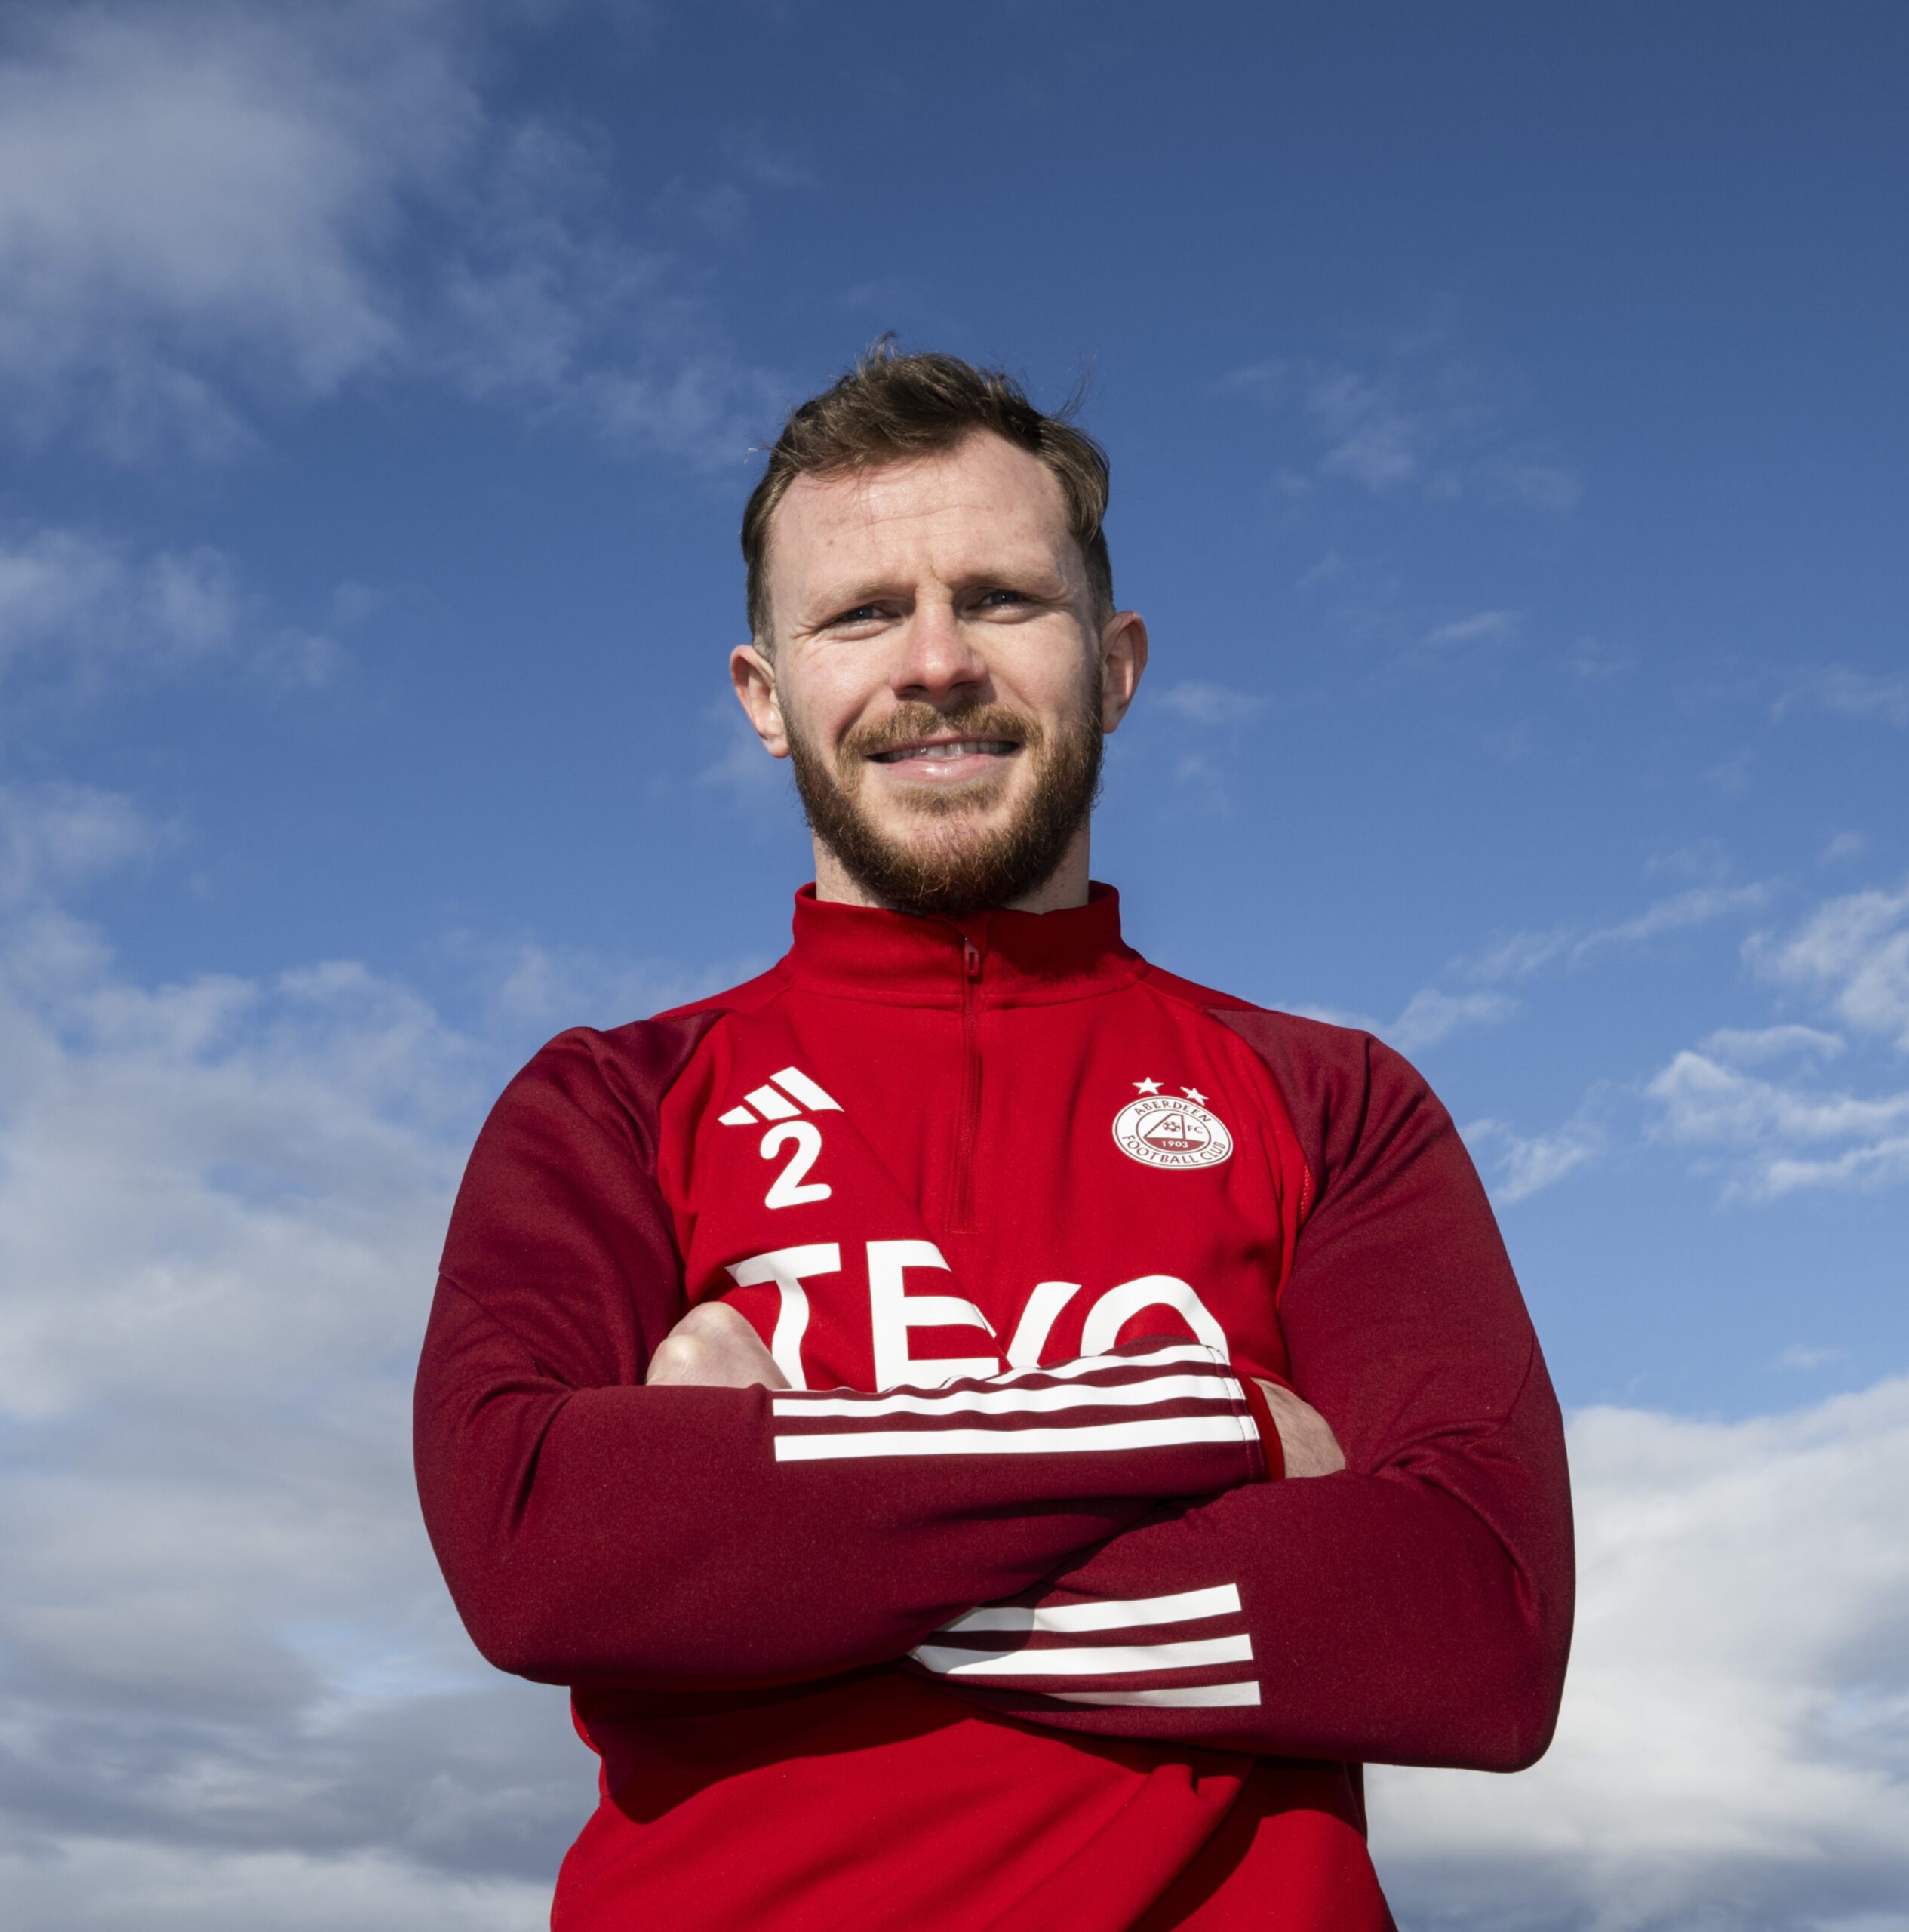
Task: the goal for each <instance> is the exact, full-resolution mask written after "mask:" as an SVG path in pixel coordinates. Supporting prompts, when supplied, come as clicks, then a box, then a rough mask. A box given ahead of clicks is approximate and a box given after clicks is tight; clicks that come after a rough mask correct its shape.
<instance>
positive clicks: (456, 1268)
mask: <svg viewBox="0 0 1909 1932" xmlns="http://www.w3.org/2000/svg"><path fill="white" fill-rule="evenodd" d="M623 1030H624V1032H626V1033H629V1032H636V1033H637V1034H638V1037H637V1038H635V1041H633V1042H632V1041H626V1040H623V1041H620V1044H619V1048H618V1050H617V1052H616V1054H615V1055H614V1056H609V1055H607V1054H605V1052H604V1048H603V1042H604V1040H605V1038H607V1036H605V1035H593V1034H590V1033H587V1032H579V1033H573V1034H570V1035H564V1036H562V1037H561V1038H559V1039H558V1040H557V1041H553V1042H552V1044H550V1045H549V1047H547V1048H545V1049H544V1050H543V1051H542V1052H541V1053H540V1054H538V1055H537V1057H536V1058H535V1059H534V1060H533V1061H532V1062H531V1063H530V1066H528V1067H527V1068H526V1069H524V1072H522V1073H521V1074H520V1075H518V1078H516V1080H515V1081H513V1082H512V1084H511V1086H510V1087H509V1089H508V1090H507V1091H506V1093H505V1094H504V1095H503V1098H502V1099H501V1100H500V1101H499V1103H498V1104H497V1106H496V1108H495V1109H494V1110H493V1112H492V1114H491V1115H490V1119H489V1120H488V1121H487V1124H485V1126H484V1130H483V1131H482V1133H481V1135H480V1137H479V1138H478V1143H477V1146H476V1147H475V1150H474V1151H473V1152H472V1156H471V1159H470V1162H469V1167H468V1168H467V1170H466V1174H465V1177H464V1180H463V1186H462V1187H461V1189H460V1192H459V1194H458V1197H457V1203H456V1205H455V1207H454V1209H453V1214H452V1219H451V1224H450V1232H449V1235H448V1238H447V1242H446V1246H445V1251H444V1262H443V1267H442V1272H441V1276H440V1278H439V1281H438V1290H437V1295H436V1299H435V1303H434V1304H433V1306H432V1314H431V1318H430V1321H429V1326H428V1328H427V1331H426V1337H425V1340H424V1344H423V1353H422V1357H421V1359H420V1364H419V1369H418V1376H417V1389H416V1401H415V1451H416V1463H417V1479H418V1487H419V1493H420V1499H421V1500H422V1503H423V1512H424V1518H425V1522H426V1527H427V1529H428V1531H429V1534H430V1537H431V1539H432V1544H433V1546H434V1547H435V1551H436V1553H437V1555H438V1561H439V1563H440V1564H441V1567H442V1569H443V1571H444V1576H445V1578H446V1580H447V1583H448V1584H449V1586H450V1591H451V1594H452V1596H453V1599H454V1601H455V1602H456V1604H457V1607H458V1610H459V1611H460V1614H462V1616H463V1619H464V1622H465V1624H466V1627H467V1629H469V1632H470V1634H471V1635H472V1638H473V1639H474V1640H475V1643H476V1644H477V1646H478V1649H479V1650H480V1651H481V1652H482V1653H483V1654H484V1655H485V1656H486V1657H488V1658H489V1659H490V1660H491V1661H492V1662H493V1663H496V1664H497V1665H499V1666H501V1667H502V1668H503V1669H506V1670H510V1671H513V1672H517V1673H518V1674H519V1675H524V1676H526V1677H530V1678H536V1679H539V1680H541V1681H546V1682H554V1683H563V1684H572V1685H583V1684H598V1685H606V1686H607V1685H615V1686H619V1687H629V1688H635V1689H671V1690H699V1689H709V1688H739V1687H748V1686H751V1685H755V1684H770V1683H776V1682H787V1681H800V1680H801V1679H804V1678H813V1677H817V1676H822V1675H828V1674H831V1673H832V1672H838V1671H841V1670H844V1669H852V1668H854V1667H856V1666H861V1665H865V1664H868V1663H885V1662H888V1661H890V1660H893V1659H894V1658H895V1657H898V1656H899V1655H900V1654H902V1653H903V1652H905V1651H907V1650H908V1648H910V1647H911V1646H912V1645H913V1644H916V1643H918V1642H919V1641H921V1639H922V1638H924V1636H926V1635H927V1634H928V1632H930V1631H931V1630H933V1629H934V1628H935V1627H936V1626H937V1625H938V1624H939V1623H942V1621H944V1620H945V1619H946V1618H947V1617H948V1616H949V1614H951V1613H952V1612H953V1611H955V1610H957V1609H958V1608H960V1607H963V1606H964V1605H967V1604H973V1603H976V1602H979V1601H983V1600H985V1599H987V1598H991V1597H995V1596H1002V1595H1010V1594H1012V1593H1013V1592H1017V1591H1019V1590H1021V1589H1024V1588H1025V1586H1028V1584H1030V1583H1033V1582H1034V1581H1035V1580H1037V1579H1038V1578H1039V1577H1042V1576H1044V1575H1046V1574H1048V1573H1049V1572H1050V1571H1053V1569H1054V1568H1055V1567H1056V1566H1057V1565H1059V1564H1064V1563H1065V1562H1066V1561H1068V1559H1070V1558H1073V1557H1074V1556H1076V1555H1079V1554H1080V1553H1081V1552H1084V1550H1086V1549H1088V1548H1090V1547H1091V1546H1093V1545H1095V1544H1096V1543H1101V1542H1103V1541H1104V1540H1105V1539H1106V1537H1108V1535H1109V1534H1110V1533H1111V1532H1112V1531H1115V1530H1117V1529H1118V1528H1119V1527H1121V1526H1122V1525H1123V1524H1125V1523H1127V1522H1130V1521H1134V1520H1136V1518H1139V1516H1140V1515H1142V1514H1143V1513H1145V1512H1146V1511H1147V1510H1148V1509H1151V1508H1152V1507H1153V1506H1154V1505H1155V1504H1156V1503H1157V1502H1158V1501H1160V1500H1162V1499H1164V1498H1167V1497H1179V1496H1191V1495H1199V1494H1207V1493H1210V1492H1212V1491H1217V1490H1221V1489H1225V1488H1227V1487H1231V1486H1232V1485H1234V1484H1239V1483H1242V1482H1249V1481H1258V1480H1261V1479H1262V1478H1264V1476H1265V1472H1266V1466H1265V1459H1264V1457H1263V1454H1262V1450H1261V1447H1260V1441H1259V1435H1258V1433H1257V1432H1256V1429H1255V1428H1254V1426H1253V1419H1252V1417H1251V1414H1250V1410H1249V1407H1248V1405H1247V1401H1246V1400H1245V1398H1244V1395H1243V1391H1242V1389H1241V1387H1240V1383H1239V1382H1238V1380H1237V1378H1236V1377H1234V1375H1233V1374H1232V1372H1231V1370H1230V1368H1229V1367H1228V1364H1227V1363H1226V1361H1225V1358H1224V1357H1223V1356H1222V1355H1220V1354H1219V1353H1218V1352H1216V1351H1214V1350H1213V1349H1207V1348H1205V1347H1204V1346H1189V1345H1188V1344H1187V1343H1185V1342H1183V1341H1179V1340H1168V1341H1166V1342H1164V1343H1157V1344H1139V1345H1136V1346H1133V1347H1132V1348H1130V1349H1126V1350H1124V1351H1123V1352H1121V1353H1120V1354H1119V1355H1112V1356H1107V1357H1102V1358H1095V1359H1092V1360H1089V1361H1082V1362H1078V1363H1072V1364H1060V1365H1058V1366H1056V1367H1053V1368H1052V1369H1045V1370H1041V1371H1033V1372H1028V1371H1021V1372H1019V1373H1016V1372H1010V1374H1007V1375H1005V1376H1003V1377H999V1378H996V1379H994V1380H971V1381H964V1382H958V1383H952V1384H951V1385H949V1386H948V1387H946V1388H944V1389H936V1390H931V1391H911V1390H902V1391H893V1392H888V1393H887V1394H884V1395H868V1394H859V1393H856V1392H853V1391H849V1390H835V1391H822V1392H806V1391H776V1392H770V1391H769V1390H767V1389H759V1388H755V1389H717V1388H697V1387H684V1386H659V1387H656V1388H653V1389H652V1388H647V1387H645V1386H643V1374H644V1368H645V1367H646V1365H647V1362H648V1361H649V1358H650V1354H651V1352H653V1349H655V1347H656V1344H657V1343H659V1341H660V1340H662V1337H663V1336H664V1335H666V1334H667V1333H668V1332H669V1329H670V1327H672V1325H673V1324H675V1321H677V1320H678V1318H679V1317H680V1316H681V1314H682V1313H683V1312H684V1294H683V1285H682V1269H681V1262H680V1260H679V1258H678V1254H677V1252H676V1250H675V1237H674V1233H673V1230H672V1226H671V1223H670V1220H669V1215H668V1214H667V1212H666V1208H665V1204H664V1201H663V1198H662V1195H661V1193H660V1192H659V1187H658V1183H657V1178H656V1134H657V1124H656V1122H657V1096H658V1095H659V1094H660V1092H661V1091H663V1090H664V1089H665V1088H666V1087H667V1085H668V1084H669V1081H670V1080H671V1079H672V1077H673V1076H674V1075H675V1072H677V1071H678V1070H679V1069H680V1067H681V1064H682V1062H683V1060H684V1057H685V1054H686V1051H687V1048H686V1044H685V1040H684V1037H683V1036H682V1035H681V1034H680V1032H672V1029H671V1026H670V1025H669V1023H653V1034H644V1033H643V1032H641V1029H623ZM619 1040H620V1036H619Z"/></svg>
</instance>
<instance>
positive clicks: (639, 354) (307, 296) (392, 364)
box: [0, 0, 775, 459]
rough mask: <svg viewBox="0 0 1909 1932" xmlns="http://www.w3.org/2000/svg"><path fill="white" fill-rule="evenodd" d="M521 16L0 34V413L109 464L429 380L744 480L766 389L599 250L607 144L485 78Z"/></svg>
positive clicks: (350, 16)
mask: <svg viewBox="0 0 1909 1932" xmlns="http://www.w3.org/2000/svg"><path fill="white" fill-rule="evenodd" d="M532 11H533V9H530V8H524V7H517V8H493V9H490V10H477V9H473V8H469V7H468V6H465V5H460V4H457V0H399V3H398V4H395V5H393V4H379V0H339V4H336V5H284V6H278V7H272V8H259V7H245V6H242V5H235V4H226V0H180V4H178V5H170V6H168V7H165V8H152V7H140V6H138V5H126V4H117V5H94V6H88V7H86V8H63V7H58V6H51V5H42V6H39V7H38V8H29V9H18V8H17V9H15V10H14V13H13V15H12V16H11V30H10V31H9V32H8V33H7V35H6V36H5V42H4V45H0V281H4V282H5V286H6V288H7V290H8V301H7V303H6V306H5V314H4V316H0V405H4V406H5V410H6V412H7V414H8V415H9V416H10V417H11V420H12V422H13V424H14V427H15V428H16V429H17V430H19V431H20V432H22V433H24V434H26V435H29V437H38V438H47V437H50V436H51V435H54V434H55V433H58V432H64V431H65V430H66V429H68V428H69V426H73V425H77V426H78V428H79V429H81V432H82V433H83V434H84V435H85V436H86V438H88V440H89V441H91V443H92V445H94V448H96V449H98V450H100V451H104V452H106V453H107V454H110V455H112V456H114V457H119V458H121V459H128V458H136V457H145V456H147V455H149V454H152V453H154V452H155V451H160V450H163V449H166V448H174V447H180V446H183V447H185V448H189V449H191V450H194V451H198V453H200V454H214V455H216V454H230V453H232V451H235V450H237V449H239V448H243V447H244V445H246V444H247V442H248V441H251V440H253V439H254V436H255V435H256V432H257V424H258V423H259V421H260V420H261V418H262V417H263V414H266V413H268V412H269V411H271V410H272V409H274V408H281V407H284V406H288V405H289V406H296V405H301V404H309V403H311V402H313V401H318V400H321V399H323V398H327V397H329V396H332V395H336V394H337V392H339V391H340V389H343V387H344V386H346V385H347V384H349V383H354V382H363V381H366V380H374V379H377V378H380V377H389V376H391V375H392V374H408V375H418V374H431V375H435V376H437V377H441V378H442V379H444V380H449V381H450V382H452V383H455V384H457V386H460V388H462V389H465V390H466V391H467V392H470V393H472V394H475V395H480V396H488V395H496V396H500V397H504V398H509V399H510V400H511V401H514V402H515V403H518V404H519V405H522V406H525V407H527V408H531V409H533V410H534V411H557V412H560V413H569V414H575V415H576V416H577V417H578V418H579V420H585V421H587V422H588V423H589V424H590V425H591V426H592V428H594V429H601V431H602V432H604V433H605V434H607V435H610V436H612V437H613V438H619V439H624V440H638V441H645V442H649V443H652V444H656V445H661V446H662V447H666V448H671V449H672V450H675V451H679V452H681V453H684V454H690V455H692V456H697V457H709V456H711V455H712V454H723V455H726V456H730V457H733V456H735V455H739V454H741V452H742V448H743V446H744V443H745V431H744V425H745V423H746V424H748V425H749V426H752V427H754V426H758V424H759V422H760V420H761V419H762V418H763V417H764V415H766V414H767V410H768V408H769V407H770V405H771V404H772V402H773V400H774V399H775V398H774V396H773V392H772V386H771V385H770V384H769V383H767V381H766V380H764V378H763V377H761V376H760V375H758V374H756V373H755V372H754V371H750V370H748V369H745V368H742V367H740V366H739V365H737V364H736V361H735V360H734V358H733V356H732V355H730V352H728V351H727V349H726V347H725V346H724V343H723V341H722V340H721V335H720V332H719V331H718V330H717V329H715V327H714V326H713V325H712V322H711V320H710V318H709V316H707V315H705V314H704V313H702V311H701V310H700V309H699V307H698V306H697V304H696V303H695V301H694V300H693V299H692V298H691V297H690V291H689V290H688V288H687V285H686V284H685V283H684V280H683V278H682V277H681V275H680V274H679V273H675V272H674V271H672V272H670V273H669V274H668V275H666V266H667V265H666V263H664V262H663V260H662V257H660V256H659V255H657V254H654V253H653V252H651V253H645V252H644V251H640V250H638V249H636V248H634V247H632V245H630V244H629V242H627V241H626V240H625V239H624V238H622V236H621V235H619V232H618V230H617V226H616V221H615V219H614V216H613V211H612V210H610V208H608V207H607V200H606V188H605V170H604V166H603V160H604V155H603V153H602V152H601V142H600V141H598V140H595V137H592V135H591V134H589V131H587V130H579V129H575V128H567V127H563V126H559V125H555V124H551V123H547V122H541V121H539V120H536V119H535V118H522V117H519V118H507V117H506V116H504V115H500V113H499V112H498V111H497V110H496V107H495V106H494V104H493V103H492V102H491V101H490V100H488V99H487V97H485V95H484V94H483V93H482V92H481V90H480V88H479V87H478V76H479V75H480V74H481V72H483V69H484V62H485V60H486V58H487V56H488V55H489V54H490V53H492V52H493V51H494V50H493V47H492V45H491V43H492V41H493V38H494V36H496V35H497V34H498V33H499V32H500V31H501V30H503V29H506V28H508V27H509V26H512V24H514V23H515V22H514V20H513V17H514V16H518V15H523V16H526V17H527V16H528V14H530V12H532Z"/></svg>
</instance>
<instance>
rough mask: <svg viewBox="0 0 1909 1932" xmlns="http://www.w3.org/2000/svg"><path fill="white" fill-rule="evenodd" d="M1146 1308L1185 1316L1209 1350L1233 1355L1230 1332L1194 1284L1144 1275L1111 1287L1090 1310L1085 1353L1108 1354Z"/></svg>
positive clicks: (1084, 1330) (1083, 1326)
mask: <svg viewBox="0 0 1909 1932" xmlns="http://www.w3.org/2000/svg"><path fill="white" fill-rule="evenodd" d="M1143 1308H1170V1309H1174V1310H1175V1311H1176V1312H1177V1313H1179V1314H1180V1315H1183V1316H1185V1319H1186V1323H1187V1326H1188V1327H1190V1328H1191V1330H1192V1331H1193V1332H1194V1334H1196V1335H1197V1336H1198V1337H1200V1340H1201V1341H1203V1342H1204V1343H1206V1344H1207V1346H1208V1347H1209V1348H1211V1349H1218V1350H1219V1352H1220V1353H1221V1354H1222V1355H1231V1353H1232V1352H1233V1349H1232V1344H1231V1343H1230V1342H1228V1340H1227V1339H1226V1331H1225V1329H1224V1328H1222V1327H1221V1326H1220V1325H1219V1323H1218V1322H1217V1321H1215V1320H1214V1318H1213V1315H1211V1313H1210V1312H1209V1311H1208V1309H1207V1304H1206V1303H1204V1302H1203V1301H1202V1300H1200V1297H1199V1296H1198V1295H1197V1294H1195V1293H1194V1289H1193V1284H1191V1282H1190V1281H1182V1280H1181V1279H1180V1278H1179V1276H1178V1275H1139V1276H1138V1277H1136V1278H1135V1279H1134V1280H1133V1281H1123V1282H1121V1284H1120V1285H1119V1287H1113V1288H1109V1289H1108V1291H1107V1292H1106V1293H1105V1294H1104V1295H1102V1297H1101V1298H1100V1299H1099V1300H1098V1301H1097V1302H1096V1303H1094V1305H1093V1307H1092V1308H1090V1309H1089V1310H1088V1311H1087V1320H1086V1321H1084V1323H1082V1324H1081V1353H1082V1354H1083V1355H1105V1354H1106V1353H1107V1352H1108V1351H1109V1350H1110V1349H1112V1348H1114V1346H1116V1345H1117V1343H1118V1342H1119V1340H1120V1339H1121V1329H1122V1328H1124V1327H1125V1326H1126V1325H1127V1322H1128V1321H1129V1320H1130V1318H1132V1317H1133V1316H1134V1315H1138V1314H1139V1312H1140V1311H1141V1309H1143Z"/></svg>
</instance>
